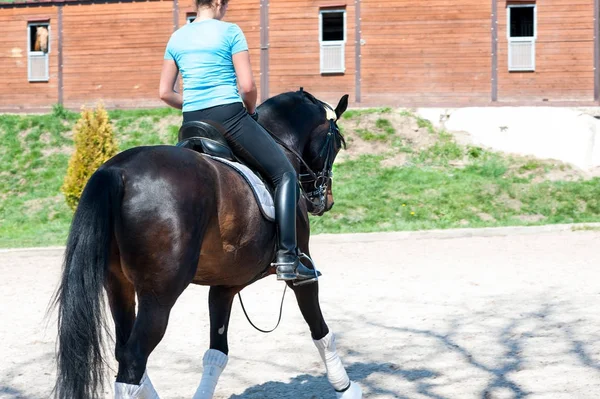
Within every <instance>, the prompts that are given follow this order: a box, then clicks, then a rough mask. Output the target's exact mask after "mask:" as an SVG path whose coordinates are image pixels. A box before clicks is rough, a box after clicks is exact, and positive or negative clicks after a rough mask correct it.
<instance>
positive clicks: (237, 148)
mask: <svg viewBox="0 0 600 399" xmlns="http://www.w3.org/2000/svg"><path fill="white" fill-rule="evenodd" d="M228 1H229V0H196V6H197V8H198V13H197V15H196V19H195V20H194V22H193V23H190V24H186V25H185V26H183V27H182V28H180V29H179V30H177V31H176V32H174V33H173V34H172V35H171V38H170V40H169V42H168V44H167V47H166V50H165V56H164V63H163V68H162V73H161V77H160V98H161V99H162V100H163V101H164V102H165V103H167V104H168V105H170V106H171V107H174V108H178V109H182V111H183V122H184V123H186V122H190V121H200V120H210V121H214V122H217V123H219V124H220V125H221V126H223V127H224V128H225V130H226V132H227V133H226V139H227V141H228V142H229V144H230V146H231V147H232V149H233V150H234V152H235V153H236V155H237V156H238V157H240V158H241V159H242V160H243V161H244V162H246V163H248V164H249V165H250V166H252V167H254V168H256V169H257V170H259V171H260V172H261V173H262V175H263V176H264V177H265V178H267V179H268V180H270V183H271V184H272V186H273V187H275V198H274V202H275V218H276V221H277V227H278V230H279V234H278V249H277V254H276V259H275V263H274V265H275V266H276V267H277V279H278V280H296V279H298V280H306V279H313V278H314V277H315V272H314V271H313V270H311V269H309V268H307V267H306V266H304V265H303V264H302V263H301V262H300V259H299V257H298V251H297V244H296V206H297V201H298V182H297V176H296V171H295V170H294V168H293V167H292V164H291V163H290V161H289V160H288V158H287V157H286V156H285V154H284V153H283V151H282V150H281V148H280V147H279V146H278V145H277V143H276V142H275V141H274V140H273V139H272V138H271V136H269V134H268V133H267V132H266V131H265V130H264V128H262V126H261V125H259V124H258V122H256V119H257V114H256V97H257V93H256V84H255V83H254V77H253V74H252V68H251V65H250V55H249V52H248V44H247V42H246V38H245V36H244V33H243V32H242V30H241V29H240V28H239V27H238V26H237V25H236V24H232V23H227V22H223V21H221V19H222V18H223V17H224V15H225V12H226V11H227V3H228ZM178 73H181V76H182V78H183V96H182V95H181V94H179V93H178V92H176V91H175V89H174V86H175V83H176V79H177V75H178ZM238 85H239V90H238ZM244 106H245V108H244Z"/></svg>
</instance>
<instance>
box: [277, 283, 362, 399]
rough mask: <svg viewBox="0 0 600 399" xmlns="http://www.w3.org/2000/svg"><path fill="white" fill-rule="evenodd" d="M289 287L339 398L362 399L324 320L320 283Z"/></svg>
mask: <svg viewBox="0 0 600 399" xmlns="http://www.w3.org/2000/svg"><path fill="white" fill-rule="evenodd" d="M288 285H289V286H290V287H291V288H292V289H293V290H294V293H295V294H296V300H297V301H298V306H299V307H300V312H301V313H302V316H303V317H304V320H306V323H307V324H308V327H309V328H310V332H311V335H312V338H313V342H314V344H315V346H316V347H317V349H318V350H319V354H320V355H321V359H322V360H323V363H325V368H326V369H327V379H328V380H329V383H330V384H331V385H332V386H333V389H335V391H336V395H337V397H338V398H340V399H361V398H362V391H361V389H360V387H359V386H358V385H357V384H356V383H354V382H352V381H350V378H349V377H348V374H347V373H346V369H345V368H344V365H343V364H342V361H341V359H340V357H339V356H338V354H337V350H336V347H335V335H334V334H333V333H332V332H331V331H330V330H329V328H328V327H327V324H326V323H325V320H324V319H323V313H322V312H321V306H320V305H319V283H318V282H316V283H312V284H308V285H300V286H296V287H295V286H294V285H293V284H292V283H288Z"/></svg>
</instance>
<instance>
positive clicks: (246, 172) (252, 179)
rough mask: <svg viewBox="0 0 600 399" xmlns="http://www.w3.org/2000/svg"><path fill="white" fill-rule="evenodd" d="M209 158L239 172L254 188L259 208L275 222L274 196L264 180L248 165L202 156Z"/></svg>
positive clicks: (266, 217)
mask: <svg viewBox="0 0 600 399" xmlns="http://www.w3.org/2000/svg"><path fill="white" fill-rule="evenodd" d="M202 155H204V156H207V157H209V158H212V159H214V160H215V161H218V162H221V163H223V164H225V165H228V166H230V167H231V168H233V170H235V171H236V172H238V173H239V174H240V175H241V176H242V177H243V178H244V180H246V183H248V185H249V186H250V187H251V188H252V192H253V193H254V198H256V202H258V205H259V208H260V211H261V213H262V214H263V216H264V217H265V219H267V220H268V221H270V222H274V221H275V204H274V202H273V196H272V195H271V193H270V192H269V190H268V189H267V187H266V186H265V184H264V183H263V181H262V180H260V179H259V177H258V176H256V174H255V173H254V172H253V171H252V170H251V169H250V168H249V167H247V166H246V165H242V164H241V163H239V162H233V161H228V160H227V159H223V158H219V157H214V156H212V155H208V154H202Z"/></svg>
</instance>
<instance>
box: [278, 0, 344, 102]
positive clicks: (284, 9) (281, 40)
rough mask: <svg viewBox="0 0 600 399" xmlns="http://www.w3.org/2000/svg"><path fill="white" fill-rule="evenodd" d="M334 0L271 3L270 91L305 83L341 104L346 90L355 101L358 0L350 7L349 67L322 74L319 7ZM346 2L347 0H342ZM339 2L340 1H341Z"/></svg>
mask: <svg viewBox="0 0 600 399" xmlns="http://www.w3.org/2000/svg"><path fill="white" fill-rule="evenodd" d="M331 3H332V2H322V1H313V0H304V1H302V0H271V1H270V6H269V29H270V33H269V36H270V37H269V55H270V59H269V64H270V65H269V85H270V95H271V96H273V95H276V94H279V93H282V92H286V91H290V90H291V91H295V90H298V89H299V88H300V86H302V87H304V89H305V90H306V91H309V92H311V93H312V94H314V95H315V96H317V97H318V98H319V99H321V100H323V101H327V102H330V103H335V104H333V105H334V106H335V105H336V104H337V102H338V101H339V99H340V98H341V97H342V96H343V95H344V94H350V100H351V101H354V87H355V86H354V78H355V62H354V57H355V51H354V48H355V45H354V37H355V31H354V25H355V24H354V20H355V14H354V1H351V0H348V1H347V3H346V4H347V5H346V7H345V9H346V21H347V32H346V48H345V63H346V71H345V73H344V74H338V75H322V74H321V69H320V68H321V67H320V44H319V10H320V6H322V5H329V4H331ZM339 3H343V2H339ZM339 3H338V4H339Z"/></svg>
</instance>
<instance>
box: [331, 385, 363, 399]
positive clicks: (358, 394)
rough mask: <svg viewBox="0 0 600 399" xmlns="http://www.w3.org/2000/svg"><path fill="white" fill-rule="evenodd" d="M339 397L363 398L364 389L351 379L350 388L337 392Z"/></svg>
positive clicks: (340, 398) (349, 398) (348, 398)
mask: <svg viewBox="0 0 600 399" xmlns="http://www.w3.org/2000/svg"><path fill="white" fill-rule="evenodd" d="M336 396H337V399H362V389H361V388H360V385H358V384H357V383H356V382H354V381H350V388H348V389H346V390H345V391H344V392H336Z"/></svg>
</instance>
